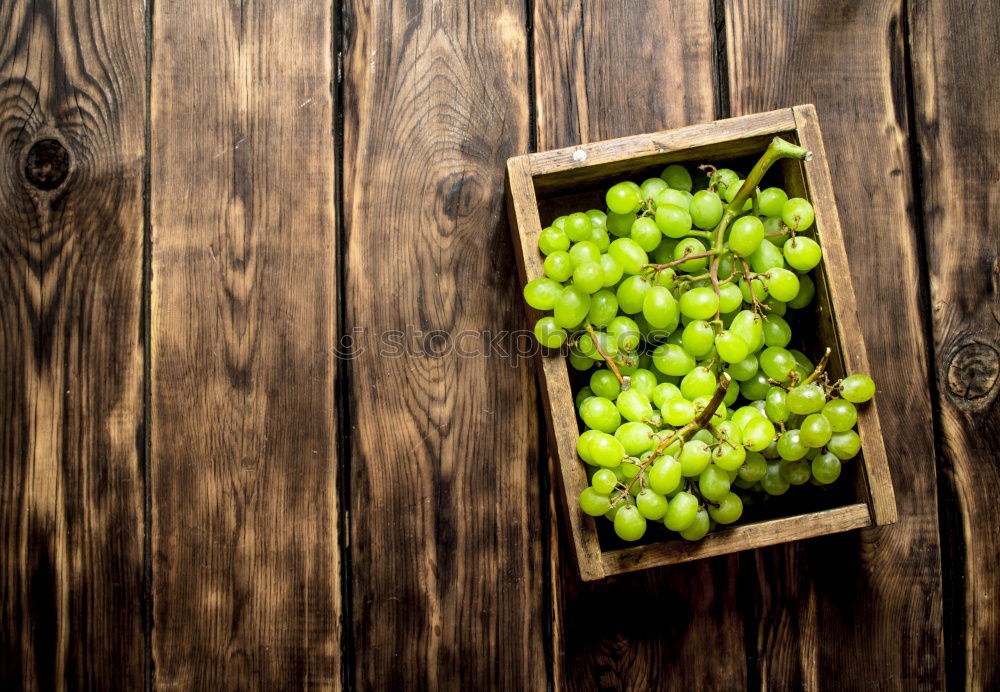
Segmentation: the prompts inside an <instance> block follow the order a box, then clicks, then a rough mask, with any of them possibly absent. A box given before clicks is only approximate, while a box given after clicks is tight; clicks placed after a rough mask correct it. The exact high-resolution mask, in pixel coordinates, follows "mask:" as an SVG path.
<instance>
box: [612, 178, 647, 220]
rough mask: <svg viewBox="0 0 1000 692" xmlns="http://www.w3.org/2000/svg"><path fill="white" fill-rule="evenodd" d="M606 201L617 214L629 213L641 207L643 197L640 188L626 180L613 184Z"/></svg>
mask: <svg viewBox="0 0 1000 692" xmlns="http://www.w3.org/2000/svg"><path fill="white" fill-rule="evenodd" d="M604 201H605V202H607V205H608V209H610V210H611V211H612V212H614V213H615V214H628V213H629V212H634V211H636V210H637V209H638V208H639V204H640V203H641V202H642V199H641V197H640V193H639V190H637V189H635V188H633V187H632V186H631V185H629V184H628V183H627V182H624V183H617V184H615V185H612V186H611V189H610V190H608V194H607V195H605V199H604Z"/></svg>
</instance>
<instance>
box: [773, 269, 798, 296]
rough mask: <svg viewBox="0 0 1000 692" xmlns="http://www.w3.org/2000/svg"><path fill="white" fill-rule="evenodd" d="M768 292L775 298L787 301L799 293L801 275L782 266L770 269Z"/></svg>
mask: <svg viewBox="0 0 1000 692" xmlns="http://www.w3.org/2000/svg"><path fill="white" fill-rule="evenodd" d="M767 273H768V279H767V292H768V294H770V295H771V297H773V298H774V299H775V300H780V301H782V302H785V303H787V302H788V301H790V300H792V299H793V298H794V297H795V296H797V295H798V294H799V288H800V285H799V277H798V275H797V274H795V272H790V271H788V270H787V269H782V268H781V267H775V268H774V269H770V270H768V272H767Z"/></svg>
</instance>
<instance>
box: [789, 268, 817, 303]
mask: <svg viewBox="0 0 1000 692" xmlns="http://www.w3.org/2000/svg"><path fill="white" fill-rule="evenodd" d="M815 295H816V283H815V282H814V281H813V280H812V278H811V277H810V276H809V275H808V274H807V275H803V276H799V292H798V293H797V294H796V296H795V297H794V298H792V299H791V300H790V301H788V307H790V308H793V309H796V310H798V309H800V308H804V307H805V306H807V305H809V303H811V302H812V299H813V297H814V296H815Z"/></svg>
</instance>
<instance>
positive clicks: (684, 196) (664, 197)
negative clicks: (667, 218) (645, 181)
mask: <svg viewBox="0 0 1000 692" xmlns="http://www.w3.org/2000/svg"><path fill="white" fill-rule="evenodd" d="M654 201H655V202H656V208H657V209H659V208H660V207H666V206H672V207H678V208H679V209H683V210H684V211H687V208H688V205H689V204H690V203H691V193H690V192H685V191H684V190H675V189H673V188H671V187H668V188H667V189H665V190H660V192H659V193H658V194H657V195H656V199H655V200H654Z"/></svg>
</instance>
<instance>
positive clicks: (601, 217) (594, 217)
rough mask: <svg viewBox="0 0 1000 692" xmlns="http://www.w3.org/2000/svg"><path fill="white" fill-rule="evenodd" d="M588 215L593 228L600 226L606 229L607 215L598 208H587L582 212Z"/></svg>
mask: <svg viewBox="0 0 1000 692" xmlns="http://www.w3.org/2000/svg"><path fill="white" fill-rule="evenodd" d="M584 213H585V214H586V215H587V216H588V217H590V224H591V225H592V226H593V227H594V228H601V229H604V230H607V227H608V216H607V214H605V213H604V212H603V211H601V210H600V209H588V210H587V211H586V212H584Z"/></svg>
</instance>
